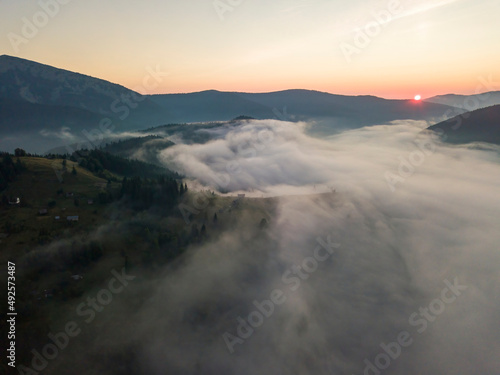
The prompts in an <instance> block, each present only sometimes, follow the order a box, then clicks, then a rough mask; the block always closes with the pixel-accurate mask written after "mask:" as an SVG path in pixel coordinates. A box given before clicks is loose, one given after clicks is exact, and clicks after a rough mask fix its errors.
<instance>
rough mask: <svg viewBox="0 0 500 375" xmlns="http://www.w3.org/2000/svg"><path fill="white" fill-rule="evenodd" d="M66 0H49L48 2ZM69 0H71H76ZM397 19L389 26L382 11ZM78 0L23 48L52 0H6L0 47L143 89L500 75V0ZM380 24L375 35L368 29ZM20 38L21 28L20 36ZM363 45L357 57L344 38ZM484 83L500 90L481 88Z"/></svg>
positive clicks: (359, 84) (319, 86)
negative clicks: (155, 81) (27, 32)
mask: <svg viewBox="0 0 500 375" xmlns="http://www.w3.org/2000/svg"><path fill="white" fill-rule="evenodd" d="M44 1H45V2H51V1H56V0H42V2H44ZM66 1H67V0H65V1H62V0H61V2H66ZM392 1H395V2H396V4H397V3H399V7H398V8H395V9H397V10H398V11H397V12H395V13H393V16H391V20H389V22H385V23H384V24H383V25H382V26H379V28H380V30H378V31H379V32H378V33H377V34H376V35H375V33H376V32H377V27H376V26H375V25H373V22H376V21H377V18H376V17H375V16H374V13H373V12H388V11H389V9H394V8H392V7H391V6H390V5H389V4H390V3H391V2H392ZM231 2H232V3H233V4H235V3H238V2H240V5H235V6H231V8H232V10H231V11H227V12H226V13H224V14H223V16H222V18H223V19H221V17H219V15H218V13H217V12H216V10H215V6H214V3H215V2H214V1H213V0H175V1H171V0H167V1H165V0H149V1H139V0H105V1H102V0H101V1H98V0H85V1H84V0H71V1H68V3H67V4H65V5H60V9H59V11H58V12H57V14H55V15H54V16H53V17H49V20H48V22H47V25H46V26H43V23H40V22H43V21H44V20H43V15H40V14H38V22H39V24H41V25H42V26H43V27H40V28H39V30H38V33H37V35H36V36H34V37H30V38H26V41H27V43H23V44H20V45H18V48H14V47H13V45H12V43H11V42H10V41H9V33H14V34H17V35H19V36H23V33H22V27H23V17H26V18H27V19H29V20H32V19H33V16H34V15H36V14H37V12H40V11H41V9H42V8H41V6H40V4H39V2H37V1H26V0H3V1H1V2H0V25H1V33H2V37H1V39H0V54H7V55H13V56H18V57H22V58H26V59H30V60H35V61H38V62H42V63H45V64H49V65H53V66H56V67H59V68H64V69H68V70H72V71H76V72H80V73H85V74H88V75H91V76H94V77H98V78H102V79H106V80H108V81H111V82H115V83H119V84H122V85H124V86H126V87H129V88H132V89H135V88H138V87H140V86H141V82H142V80H143V79H144V77H145V76H147V75H148V73H147V67H154V68H156V67H160V70H161V71H162V72H168V74H169V75H168V76H166V77H164V78H163V80H162V82H161V84H160V85H159V86H158V87H156V88H155V89H154V90H143V91H144V92H147V93H175V92H192V91H201V90H207V89H217V90H223V91H247V92H265V91H275V90H282V89H289V88H304V89H315V90H321V91H327V92H331V93H338V94H372V95H378V96H383V97H387V98H409V97H413V96H414V95H416V94H421V95H422V96H424V97H428V96H432V95H436V94H445V93H450V92H455V93H462V94H470V93H474V92H475V91H476V88H477V87H478V86H479V85H480V82H479V77H484V78H487V77H489V76H492V77H493V78H494V79H495V81H500V64H499V62H500V48H499V44H500V43H499V42H500V27H499V15H500V2H499V1H498V0H399V2H398V0H391V1H378V0H364V1H361V0H350V1H346V0H307V1H305V0H272V1H270V0H242V1H238V0H220V1H219V4H220V3H222V4H230V3H231ZM370 22H371V23H372V25H371V26H372V28H371V30H372V33H373V35H374V36H372V37H369V40H370V43H369V45H367V46H366V47H365V46H362V45H361V44H358V46H357V45H356V44H355V40H354V39H355V36H356V35H357V34H358V32H357V31H356V30H357V29H359V28H360V29H362V30H364V29H365V26H366V25H367V24H369V23H370ZM10 35H11V36H12V34H10ZM348 44H349V45H350V46H352V47H355V48H358V47H359V46H362V47H361V48H358V50H357V52H359V53H353V54H352V55H351V56H350V57H351V58H350V61H349V59H347V58H346V56H345V54H344V52H343V51H342V48H341V45H343V46H344V47H346V46H347V45H348ZM480 89H481V90H480V91H482V92H484V91H488V89H487V88H485V87H481V88H480Z"/></svg>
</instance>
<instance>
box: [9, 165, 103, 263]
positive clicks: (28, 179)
mask: <svg viewBox="0 0 500 375" xmlns="http://www.w3.org/2000/svg"><path fill="white" fill-rule="evenodd" d="M20 159H21V161H22V163H23V164H24V165H25V166H26V168H27V170H26V171H24V172H23V173H22V174H21V175H20V176H18V177H17V178H16V180H15V181H14V182H13V183H11V184H10V185H9V187H8V188H7V189H6V190H5V191H4V193H5V194H6V195H7V196H10V197H21V200H22V201H23V202H25V203H26V206H25V207H17V206H11V207H8V208H7V209H4V208H2V209H0V233H5V229H4V224H5V223H6V222H10V223H11V224H12V225H14V226H22V227H23V228H24V229H23V230H22V231H20V233H11V234H10V235H9V236H8V237H7V238H3V239H1V240H0V241H1V246H2V251H1V252H0V264H2V263H4V262H6V261H7V258H8V257H9V256H12V255H21V254H18V252H22V253H24V252H26V251H28V250H29V248H30V247H32V246H34V245H36V244H38V238H39V233H40V230H42V229H43V230H46V231H48V232H49V234H50V236H51V237H55V236H57V235H59V234H61V233H62V232H63V231H64V230H65V229H67V228H68V223H67V221H66V217H67V216H70V215H71V216H72V215H78V216H79V219H80V221H79V223H75V224H74V225H76V226H79V227H88V226H90V225H92V224H98V223H99V222H100V221H103V219H104V218H103V217H102V215H101V211H102V210H103V207H101V206H100V205H99V204H98V203H97V202H96V197H97V195H98V193H99V192H100V191H101V190H102V189H103V188H105V187H106V183H107V181H106V180H103V179H101V178H99V177H96V176H94V175H93V174H92V173H90V172H89V171H87V170H85V169H83V168H80V167H79V166H78V164H77V163H74V162H71V161H69V160H68V161H67V165H66V171H65V172H64V171H63V169H62V160H61V159H54V160H48V159H43V158H32V157H23V158H20ZM73 166H75V169H76V171H77V175H76V176H74V175H73V174H72V173H71V170H72V168H73ZM56 172H57V173H56ZM58 175H59V176H60V177H62V182H61V181H60V180H59V178H58ZM59 189H63V190H64V193H63V194H59V195H58V194H57V191H58V190H59ZM67 192H73V193H74V197H72V198H67V197H66V193H67ZM75 197H76V198H78V200H79V206H78V207H76V206H75V202H74V200H75ZM88 199H93V200H94V204H93V205H88V202H87V201H88ZM52 200H54V201H55V202H56V206H55V207H54V208H49V207H48V203H49V201H52ZM42 208H47V209H48V211H49V212H48V215H46V216H40V215H38V211H39V210H40V209H42ZM55 216H60V217H61V219H60V221H56V220H55Z"/></svg>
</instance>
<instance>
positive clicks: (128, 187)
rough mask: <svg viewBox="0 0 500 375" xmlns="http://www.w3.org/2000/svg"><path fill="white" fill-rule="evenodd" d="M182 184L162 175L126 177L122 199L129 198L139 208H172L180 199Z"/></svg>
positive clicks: (120, 196)
mask: <svg viewBox="0 0 500 375" xmlns="http://www.w3.org/2000/svg"><path fill="white" fill-rule="evenodd" d="M179 186H182V182H181V183H180V184H178V183H177V181H176V180H175V179H173V178H169V177H165V176H161V177H157V178H154V179H141V178H140V177H133V178H130V179H128V178H126V177H125V178H124V179H123V181H122V186H121V190H120V194H119V198H120V199H122V198H123V199H128V200H130V201H131V202H132V203H133V206H134V207H135V208H138V209H147V208H149V207H151V206H153V205H154V206H159V207H162V208H167V209H169V208H172V207H173V206H174V205H175V204H176V203H177V201H178V199H179V197H180V195H181V192H180V190H181V189H180V187H179Z"/></svg>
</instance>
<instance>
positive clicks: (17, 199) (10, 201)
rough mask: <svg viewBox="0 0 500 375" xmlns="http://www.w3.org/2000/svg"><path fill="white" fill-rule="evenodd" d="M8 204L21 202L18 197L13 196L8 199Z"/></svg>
mask: <svg viewBox="0 0 500 375" xmlns="http://www.w3.org/2000/svg"><path fill="white" fill-rule="evenodd" d="M9 204H11V205H16V204H21V199H19V198H14V199H12V200H10V199H9Z"/></svg>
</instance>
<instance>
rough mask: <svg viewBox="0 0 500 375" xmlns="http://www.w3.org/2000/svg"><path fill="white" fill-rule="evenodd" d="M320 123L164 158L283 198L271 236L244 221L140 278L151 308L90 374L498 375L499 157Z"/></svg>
mask: <svg viewBox="0 0 500 375" xmlns="http://www.w3.org/2000/svg"><path fill="white" fill-rule="evenodd" d="M307 126H308V125H307V124H304V123H299V124H297V123H287V122H280V121H251V122H245V123H243V124H241V125H236V126H233V127H227V128H225V129H224V131H220V132H219V133H218V134H216V135H215V137H216V139H214V140H213V141H211V142H208V143H206V144H203V145H199V144H195V145H177V146H174V147H170V148H168V149H166V150H164V151H162V153H161V155H160V158H161V160H163V161H164V162H165V163H166V165H167V166H169V167H170V168H175V169H176V170H177V171H178V172H181V173H185V174H186V175H187V176H189V177H190V178H192V179H194V180H196V181H197V182H198V183H201V184H204V185H205V186H207V187H210V188H212V189H217V190H219V191H223V192H228V193H229V194H231V195H234V194H235V193H236V192H240V191H244V192H246V193H247V194H248V195H249V196H255V197H261V196H262V195H265V196H274V197H277V198H274V199H270V200H268V201H269V210H268V213H269V216H268V217H267V219H268V222H269V225H268V227H267V229H264V230H261V229H259V228H258V226H257V223H258V220H260V218H261V216H256V217H254V216H252V213H251V212H252V211H251V210H248V211H244V210H243V209H242V211H238V210H235V211H234V212H233V213H232V214H231V215H233V218H234V230H233V231H231V232H229V231H228V232H225V234H223V235H222V236H221V237H220V238H217V239H214V240H212V241H211V242H209V243H206V244H204V245H200V246H197V247H194V248H192V249H191V250H190V252H189V254H188V255H187V256H186V257H185V258H183V259H182V260H181V261H179V262H175V263H174V264H172V265H170V266H168V267H167V268H166V269H165V270H164V271H163V273H162V274H161V275H156V277H155V278H154V279H151V278H140V281H138V282H137V284H135V285H134V286H131V288H132V289H131V290H132V292H131V293H136V296H140V295H143V294H146V295H147V296H148V297H147V298H144V299H143V303H140V304H137V303H133V302H130V303H128V302H127V303H124V305H123V306H119V302H117V304H116V305H114V307H113V312H115V314H117V315H116V316H115V314H112V315H106V316H105V317H103V319H107V320H108V323H106V324H102V325H100V328H99V332H95V335H96V337H99V338H100V339H99V340H104V337H107V338H108V339H106V340H104V341H102V343H103V344H102V345H100V344H98V343H97V344H96V343H95V342H93V343H92V345H91V346H90V345H89V347H91V348H92V349H90V353H87V354H86V355H83V354H80V356H81V360H82V363H85V361H88V360H89V358H93V359H94V360H95V358H96V356H97V355H98V354H97V353H101V354H100V355H104V354H103V353H108V354H109V353H111V354H112V353H115V354H116V353H130V356H129V359H130V363H128V366H129V367H128V368H129V369H135V371H136V372H137V373H148V374H165V373H168V374H235V373H238V374H259V373H262V374H270V373H278V374H363V373H365V374H379V373H383V374H410V375H411V374H415V375H416V374H422V373H425V374H444V373H446V374H463V375H466V374H467V375H469V374H473V373H484V374H493V373H497V372H498V369H499V368H500V362H499V359H498V353H499V352H500V344H499V340H498V338H499V332H498V329H497V327H498V319H499V317H500V316H499V311H500V309H499V308H500V301H499V297H500V287H499V283H498V281H499V280H500V271H499V268H498V265H499V264H500V254H499V252H498V243H500V234H499V233H500V232H499V231H498V222H499V219H500V202H499V200H498V186H500V173H499V172H500V163H499V162H500V157H499V152H498V151H499V150H498V148H495V147H490V146H485V145H469V146H464V147H458V146H447V145H444V144H442V143H440V142H439V141H438V140H437V139H436V138H435V137H432V136H431V135H429V134H427V133H425V132H422V129H424V127H425V124H421V123H416V122H411V123H408V122H401V123H394V124H391V125H384V126H376V127H370V128H364V129H359V130H355V131H348V132H345V133H342V134H340V135H337V136H335V137H331V138H329V139H315V138H311V137H309V136H307V135H306V134H305V131H306V129H307ZM245 201H246V202H248V205H249V206H251V204H252V202H254V203H255V202H257V201H252V200H251V199H248V200H245ZM259 202H261V201H259ZM266 202H267V201H266ZM255 204H256V203H255ZM238 212H240V213H238ZM224 215H230V214H229V213H223V214H221V217H223V216H224ZM329 239H330V243H335V244H338V245H339V246H338V247H335V248H331V250H332V252H331V254H330V255H329V256H326V255H325V254H327V252H325V251H324V250H316V249H317V248H318V246H320V245H318V244H321V242H323V244H326V247H328V243H329V242H328V241H329ZM326 247H325V245H323V249H326ZM315 251H316V252H315ZM320 251H322V252H320ZM318 254H322V255H323V256H324V258H323V260H321V261H320V260H318ZM311 259H316V265H314V262H313V261H311ZM298 267H300V269H299V268H298ZM292 277H293V278H294V279H293V280H294V281H292V279H291V278H292ZM138 280H139V279H138ZM276 290H278V291H281V292H282V293H283V296H284V299H285V301H284V302H283V303H281V304H279V305H275V306H274V307H273V312H272V313H271V314H270V316H269V317H264V318H263V322H262V324H256V327H254V328H253V329H252V332H251V333H248V331H247V333H248V335H245V336H248V337H245V338H242V337H241V335H240V334H239V333H238V328H239V326H240V324H241V319H243V320H246V321H247V322H248V320H249V319H251V318H250V315H251V313H252V312H253V311H256V310H257V307H256V305H255V301H257V303H261V302H262V301H264V300H271V299H272V297H271V296H272V295H273V294H272V293H273V291H276ZM129 298H130V301H133V300H135V299H134V297H133V296H130V297H129ZM136 298H137V297H136ZM132 305H133V308H132V307H131V306H132ZM264 315H265V314H263V313H262V316H264ZM118 316H119V318H117V317H118ZM255 316H257V315H255V314H254V317H255ZM240 318H241V319H240ZM116 319H120V321H126V322H128V325H127V327H128V328H127V329H126V330H125V331H124V330H122V329H119V328H118V327H117V325H116ZM248 324H249V323H248ZM248 324H247V325H248ZM102 327H105V328H104V329H103V328H102ZM91 329H92V328H91ZM240 331H241V330H240ZM226 333H228V334H230V335H232V336H227V335H226V336H225V334H226ZM240 333H241V332H240ZM89 337H94V336H93V335H92V334H90V335H89ZM225 337H226V338H227V337H233V338H237V340H236V341H232V343H231V344H230V345H228V342H227V340H226V339H225ZM109 338H112V339H109ZM99 340H98V342H100V341H99ZM392 342H396V343H398V344H397V345H398V346H397V347H399V349H397V347H396V346H394V345H395V344H394V345H393V344H391V343H392ZM403 344H404V345H403ZM384 345H385V346H384ZM384 347H386V348H387V347H388V348H389V349H387V350H385V349H384ZM391 348H392V349H391ZM391 350H392V351H391ZM389 352H390V353H389ZM108 354H106V355H108ZM111 354H109V355H111ZM86 356H88V357H86ZM99 358H100V357H99ZM387 360H388V361H387ZM74 362H75V363H77V362H78V360H75V361H74ZM100 370H101V372H102V373H106V371H109V369H104V368H101V369H100ZM109 373H116V372H112V371H111V372H109Z"/></svg>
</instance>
